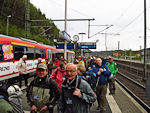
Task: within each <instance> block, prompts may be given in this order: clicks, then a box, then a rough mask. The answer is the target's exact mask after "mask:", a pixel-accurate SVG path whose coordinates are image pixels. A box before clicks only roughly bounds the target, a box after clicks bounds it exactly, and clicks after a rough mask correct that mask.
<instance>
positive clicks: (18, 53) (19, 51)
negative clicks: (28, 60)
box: [14, 46, 25, 60]
mask: <svg viewBox="0 0 150 113" xmlns="http://www.w3.org/2000/svg"><path fill="white" fill-rule="evenodd" d="M24 54H25V47H23V46H14V59H15V60H19V59H20V58H22V56H23V55H24Z"/></svg>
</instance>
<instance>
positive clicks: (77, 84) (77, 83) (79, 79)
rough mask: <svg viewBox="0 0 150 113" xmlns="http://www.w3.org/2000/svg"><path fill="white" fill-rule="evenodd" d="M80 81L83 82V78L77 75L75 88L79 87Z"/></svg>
mask: <svg viewBox="0 0 150 113" xmlns="http://www.w3.org/2000/svg"><path fill="white" fill-rule="evenodd" d="M80 83H81V78H79V77H77V81H76V87H75V88H79V86H80Z"/></svg>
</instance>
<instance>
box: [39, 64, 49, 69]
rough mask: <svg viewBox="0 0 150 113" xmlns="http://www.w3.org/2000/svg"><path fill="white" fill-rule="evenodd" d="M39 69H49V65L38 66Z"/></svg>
mask: <svg viewBox="0 0 150 113" xmlns="http://www.w3.org/2000/svg"><path fill="white" fill-rule="evenodd" d="M38 69H47V65H46V64H43V63H40V64H39V65H38Z"/></svg>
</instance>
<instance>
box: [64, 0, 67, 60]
mask: <svg viewBox="0 0 150 113" xmlns="http://www.w3.org/2000/svg"><path fill="white" fill-rule="evenodd" d="M64 31H65V32H67V0H65V26H64ZM64 58H65V59H67V41H66V40H65V43H64Z"/></svg>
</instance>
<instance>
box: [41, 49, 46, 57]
mask: <svg viewBox="0 0 150 113" xmlns="http://www.w3.org/2000/svg"><path fill="white" fill-rule="evenodd" d="M41 54H42V55H41V58H46V50H45V49H41Z"/></svg>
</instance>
